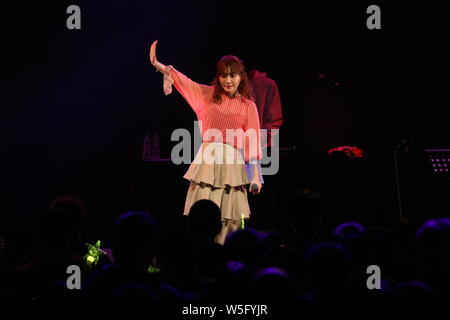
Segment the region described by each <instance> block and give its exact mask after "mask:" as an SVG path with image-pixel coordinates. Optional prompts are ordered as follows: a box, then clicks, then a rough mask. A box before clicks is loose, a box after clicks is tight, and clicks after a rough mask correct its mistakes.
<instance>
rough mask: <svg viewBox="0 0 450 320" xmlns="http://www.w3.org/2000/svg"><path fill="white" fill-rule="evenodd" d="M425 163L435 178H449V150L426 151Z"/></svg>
mask: <svg viewBox="0 0 450 320" xmlns="http://www.w3.org/2000/svg"><path fill="white" fill-rule="evenodd" d="M425 153H426V157H427V163H428V165H429V166H430V168H431V170H432V173H433V174H434V175H435V176H440V177H449V176H450V174H449V173H450V149H426V150H425Z"/></svg>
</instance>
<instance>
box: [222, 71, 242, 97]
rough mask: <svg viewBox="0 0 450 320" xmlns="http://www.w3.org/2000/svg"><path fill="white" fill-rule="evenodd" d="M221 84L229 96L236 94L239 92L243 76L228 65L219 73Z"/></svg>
mask: <svg viewBox="0 0 450 320" xmlns="http://www.w3.org/2000/svg"><path fill="white" fill-rule="evenodd" d="M219 81H220V86H221V87H222V89H223V90H224V91H225V93H226V94H227V95H229V96H234V95H236V93H237V92H238V88H239V83H240V82H241V76H240V75H239V74H238V73H236V72H233V71H231V69H230V68H229V67H228V68H226V69H225V70H224V72H222V73H221V74H220V75H219Z"/></svg>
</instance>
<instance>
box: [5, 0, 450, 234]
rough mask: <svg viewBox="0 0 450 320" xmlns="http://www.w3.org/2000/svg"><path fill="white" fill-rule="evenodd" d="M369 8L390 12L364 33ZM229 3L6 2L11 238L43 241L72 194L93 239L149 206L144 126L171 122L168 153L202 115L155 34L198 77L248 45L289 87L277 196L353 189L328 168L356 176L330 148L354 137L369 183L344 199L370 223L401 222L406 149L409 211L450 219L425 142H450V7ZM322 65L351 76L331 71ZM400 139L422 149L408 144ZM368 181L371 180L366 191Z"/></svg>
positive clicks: (252, 60)
mask: <svg viewBox="0 0 450 320" xmlns="http://www.w3.org/2000/svg"><path fill="white" fill-rule="evenodd" d="M71 4H76V5H78V6H80V8H81V30H68V29H67V28H66V19H67V17H68V14H66V8H67V7H68V6H69V5H71ZM370 4H378V5H379V6H380V7H381V20H382V22H381V23H382V29H381V30H368V29H367V28H366V19H367V17H368V14H366V8H367V7H368V6H369V5H370ZM229 5H230V6H229V7H224V4H223V3H222V2H218V1H210V2H207V3H203V2H202V3H200V2H197V1H193V2H191V1H179V0H175V1H71V2H67V1H58V3H56V2H54V3H53V2H43V1H34V2H33V1H30V2H17V4H15V5H12V6H10V7H8V8H7V10H6V9H5V10H4V15H3V17H2V24H3V25H4V26H3V27H2V33H3V36H2V42H3V45H2V50H1V51H2V65H3V67H2V71H3V72H2V78H3V81H4V85H3V88H4V92H3V94H2V108H1V114H2V115H1V118H0V123H1V128H2V132H1V135H2V139H1V141H2V152H1V154H2V157H1V158H2V160H1V161H2V170H1V175H2V176H1V181H2V183H1V185H2V188H1V194H2V213H1V215H0V219H1V220H0V232H1V234H2V235H3V237H5V238H7V239H9V241H10V242H15V241H18V240H17V239H18V238H21V239H31V233H30V229H31V227H32V226H33V223H34V221H35V217H36V216H37V214H38V213H39V212H40V211H41V210H42V209H44V208H46V207H47V206H48V205H49V203H50V202H51V201H52V200H53V199H54V198H55V197H57V196H61V195H70V196H74V197H78V198H80V199H81V200H83V201H84V202H85V204H86V206H87V208H88V212H89V225H88V237H91V239H98V238H102V237H106V235H107V234H108V232H109V229H110V227H111V225H112V222H113V221H114V219H115V218H116V217H117V216H118V215H119V214H120V213H122V212H124V211H127V210H130V209H133V208H136V207H138V206H139V204H136V201H138V200H137V199H142V198H139V197H141V195H139V196H136V194H135V192H136V188H137V187H136V181H137V180H139V179H141V180H142V171H141V169H142V168H141V166H142V164H141V163H140V160H141V157H142V142H143V139H144V135H145V133H146V132H157V131H159V132H160V133H161V148H162V152H163V154H162V155H163V157H168V156H169V153H170V148H171V146H172V144H171V142H170V141H169V140H170V134H171V132H172V131H173V130H174V129H176V128H187V129H188V130H190V131H191V132H193V120H195V116H194V113H193V112H192V111H191V109H190V108H189V107H188V105H187V104H186V103H185V102H184V100H183V99H182V98H181V96H180V95H179V94H178V92H176V91H175V90H174V93H173V94H172V95H170V96H168V97H165V96H164V94H163V91H162V79H161V75H160V74H157V73H155V71H154V69H153V67H152V66H151V65H150V63H149V59H148V51H149V47H150V44H151V43H152V41H153V40H156V39H158V40H159V46H158V52H157V53H158V58H159V60H160V61H161V62H162V63H165V64H172V65H174V66H175V67H176V68H177V69H178V70H180V71H182V72H183V73H185V74H186V75H188V76H189V77H190V78H192V79H193V80H195V81H197V82H200V83H209V82H210V81H211V80H212V79H213V77H214V72H215V62H216V61H217V60H218V59H219V58H220V57H221V56H223V55H225V54H235V55H237V56H239V57H241V58H243V59H244V62H246V63H248V64H251V65H253V66H255V67H257V68H258V69H259V70H261V71H265V72H267V73H268V75H269V76H270V77H271V78H273V79H274V80H275V81H276V82H277V83H278V86H279V89H280V94H281V99H282V103H283V111H284V119H285V124H284V126H283V128H282V132H281V136H280V139H281V146H282V147H284V148H290V147H293V146H295V147H296V148H295V150H296V151H295V152H290V154H289V152H288V154H287V155H284V158H283V159H282V168H281V170H280V176H279V177H278V179H279V180H278V181H277V183H280V184H279V185H278V187H279V188H278V189H277V190H278V191H279V195H281V196H283V197H286V199H287V198H290V197H295V194H296V193H295V192H296V191H297V192H298V190H303V188H312V189H315V188H316V189H317V190H318V191H319V192H324V193H328V194H332V195H333V197H331V198H330V199H335V200H336V198H337V197H338V196H339V192H336V193H335V192H334V190H333V189H332V188H333V187H335V188H336V189H335V190H340V192H342V188H341V187H342V184H339V183H345V182H342V181H344V180H345V179H344V180H343V179H334V180H333V181H334V182H333V183H335V184H332V183H328V182H329V181H328V180H327V179H328V178H330V175H332V174H333V173H334V174H338V173H340V174H341V175H342V174H343V173H345V172H347V173H348V172H349V171H345V170H343V169H342V168H343V167H339V164H337V165H336V164H334V167H333V166H330V165H328V164H327V163H326V160H323V158H324V157H323V156H324V154H325V153H326V150H328V149H329V148H331V147H336V146H340V145H357V146H359V147H360V148H362V149H364V150H365V154H366V156H367V158H366V160H365V161H366V162H367V164H363V165H362V166H363V169H361V170H360V171H358V170H359V169H355V170H356V172H357V175H356V176H355V175H353V176H351V177H350V178H348V179H347V180H346V181H347V182H348V181H355V179H356V182H354V183H353V184H352V185H351V186H349V187H348V190H350V191H348V192H346V193H345V197H347V198H346V199H347V200H346V201H350V202H352V201H353V202H354V203H359V202H361V201H365V199H368V198H370V199H371V200H370V201H372V202H370V205H369V204H367V203H366V204H365V206H366V207H367V210H368V211H370V219H368V220H367V221H369V222H370V221H372V222H376V223H379V224H389V223H391V222H393V221H396V220H397V219H398V218H399V202H398V193H397V187H396V175H395V163H394V151H395V150H397V156H398V157H397V158H398V159H397V160H398V174H399V186H400V187H401V200H402V210H403V212H402V215H403V217H404V218H406V219H411V220H415V219H424V218H427V217H433V216H439V215H448V214H449V208H448V206H447V204H446V201H445V200H446V197H448V195H449V194H448V193H446V192H447V191H448V180H445V179H444V180H442V181H441V180H440V181H437V182H436V180H432V179H431V177H429V176H428V175H427V173H428V172H429V171H428V169H429V168H427V167H426V163H425V161H424V158H423V155H424V154H423V150H424V149H426V148H450V143H449V137H450V126H449V123H450V122H449V111H448V109H449V99H448V92H449V90H448V89H449V88H448V87H449V81H448V76H449V74H450V73H449V56H450V54H449V49H448V46H447V42H448V39H449V34H448V32H447V30H448V26H447V20H448V16H449V12H448V10H444V8H443V7H440V6H437V5H429V4H424V3H422V4H411V3H410V2H409V3H408V4H392V3H390V4H384V3H373V2H366V1H360V2H359V3H355V2H348V3H343V2H331V1H328V2H316V1H302V2H300V3H299V2H297V1H289V2H283V1H275V2H272V3H271V4H264V3H263V2H262V1H255V2H252V3H249V2H243V3H240V2H232V3H230V4H229ZM319 73H322V74H325V75H326V76H327V77H329V78H330V79H332V80H334V81H337V82H339V83H340V84H341V86H340V87H339V88H336V87H333V86H332V85H331V84H330V83H329V82H327V81H319V80H318V78H317V76H318V74H319ZM401 139H404V140H405V141H406V145H407V147H409V149H405V147H404V146H405V144H400V149H395V147H396V146H397V145H399V142H401ZM408 150H409V152H407V151H408ZM315 159H319V160H317V161H316V160H315ZM320 159H322V160H323V161H322V160H320ZM340 165H342V166H344V168H347V169H348V166H352V164H340ZM324 166H325V167H324ZM289 168H290V169H289ZM323 168H325V169H323ZM357 168H358V167H357ZM322 169H323V170H322ZM144 170H145V169H144ZM176 170H179V171H180V172H181V171H182V170H180V168H177V169H176ZM333 170H337V171H333ZM367 170H368V171H367ZM350 171H351V170H350ZM365 172H369V173H365ZM140 174H141V175H140ZM349 174H350V173H349ZM146 177H148V179H154V180H153V181H154V182H157V181H158V179H157V177H156V176H152V175H148V173H146ZM355 177H357V178H355ZM341 178H342V177H341ZM170 179H172V180H171V181H170V182H168V183H167V184H165V185H164V188H167V189H169V190H168V192H169V193H171V194H172V195H173V192H178V191H179V192H180V193H179V194H178V199H179V200H178V202H179V203H183V200H184V197H185V183H186V182H185V181H183V179H182V177H181V175H179V176H175V175H173V176H171V177H170ZM330 179H331V178H330ZM141 180H139V181H141ZM327 181H328V182H327ZM336 181H338V182H336ZM339 181H341V182H339ZM365 181H369V182H367V183H365ZM141 182H142V181H141ZM147 183H148V181H147ZM283 183H284V184H283ZM320 183H323V185H320ZM368 184H370V185H369V186H368ZM144 185H145V183H144ZM360 185H362V186H364V187H363V188H366V189H367V190H368V191H367V192H366V193H364V194H362V193H361V190H362V189H361V188H360V187H358V186H360ZM139 186H141V187H142V184H140V185H139ZM171 186H175V187H173V188H172V187H171ZM324 186H325V187H324ZM330 188H331V190H330ZM445 188H447V189H445ZM324 189H327V190H326V191H324ZM280 190H281V191H280ZM351 190H354V191H351ZM436 190H437V191H436ZM140 192H142V190H141V191H140ZM143 192H144V193H145V191H143ZM159 192H161V190H159ZM352 192H353V193H352ZM283 199H284V198H283ZM342 199H343V198H342ZM361 199H362V200H361ZM146 201H150V202H151V201H159V202H161V201H164V199H163V198H161V197H158V199H154V200H149V199H147V200H146ZM178 202H175V203H177V204H176V205H177V206H178ZM170 206H171V207H170V208H172V207H173V206H175V205H174V202H171V203H170ZM330 206H331V205H330ZM359 207H361V208H362V207H364V206H360V205H359ZM329 208H330V207H329ZM181 210H182V208H180V211H181ZM280 210H287V211H289V208H284V209H283V208H282V209H280ZM361 210H364V208H363V209H361ZM167 211H170V212H167V214H168V215H169V214H178V213H179V212H180V211H179V212H176V213H175V212H174V211H176V208H174V209H171V210H167ZM279 214H281V213H279ZM367 214H369V213H367Z"/></svg>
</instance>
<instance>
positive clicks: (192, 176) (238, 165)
mask: <svg viewBox="0 0 450 320" xmlns="http://www.w3.org/2000/svg"><path fill="white" fill-rule="evenodd" d="M184 178H186V179H188V180H189V181H190V182H191V184H190V186H189V190H188V193H187V196H186V202H185V206H184V214H185V215H188V214H189V211H190V209H191V207H192V205H193V204H194V203H195V202H197V201H198V200H203V199H208V200H211V201H213V202H214V203H215V204H217V206H218V207H219V208H220V211H221V217H222V231H221V232H220V233H219V234H218V235H217V237H216V242H218V243H221V244H223V243H224V242H225V238H226V236H227V234H228V233H230V232H232V231H234V230H237V229H238V228H239V226H240V224H241V220H242V218H244V219H248V218H249V216H250V207H249V205H248V200H247V189H246V185H247V184H249V183H250V182H249V181H248V179H247V175H246V172H245V164H244V161H243V159H242V155H241V153H240V152H239V151H238V150H236V149H235V148H233V147H232V146H230V145H228V144H222V143H216V142H205V143H203V144H202V145H201V147H200V149H199V151H198V153H197V155H196V156H195V159H194V161H193V163H192V164H191V165H190V167H189V169H188V171H187V172H186V174H185V175H184Z"/></svg>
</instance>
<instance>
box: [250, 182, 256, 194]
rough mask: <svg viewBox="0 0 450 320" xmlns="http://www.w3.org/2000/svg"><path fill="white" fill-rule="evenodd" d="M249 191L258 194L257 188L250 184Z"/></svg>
mask: <svg viewBox="0 0 450 320" xmlns="http://www.w3.org/2000/svg"><path fill="white" fill-rule="evenodd" d="M250 190H251V192H258V186H257V185H256V184H254V183H252V184H251V186H250Z"/></svg>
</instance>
